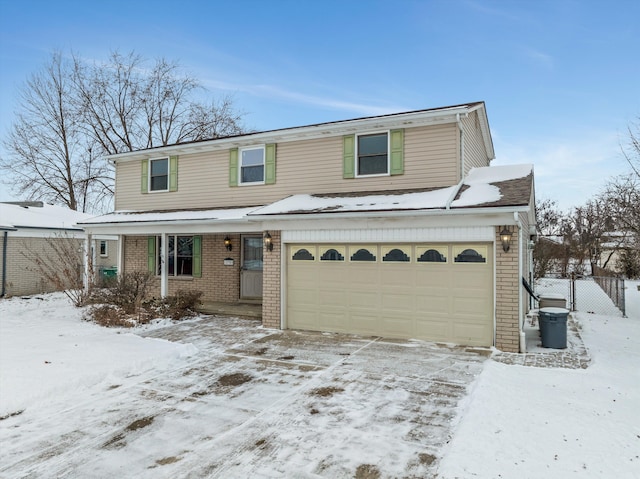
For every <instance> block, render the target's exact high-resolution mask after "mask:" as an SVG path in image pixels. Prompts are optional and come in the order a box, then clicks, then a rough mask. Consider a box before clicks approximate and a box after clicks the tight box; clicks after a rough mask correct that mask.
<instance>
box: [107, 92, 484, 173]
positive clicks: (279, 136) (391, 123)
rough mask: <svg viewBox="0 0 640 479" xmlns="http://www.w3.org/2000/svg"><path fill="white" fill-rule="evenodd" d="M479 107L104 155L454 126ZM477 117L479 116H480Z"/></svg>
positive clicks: (138, 155)
mask: <svg viewBox="0 0 640 479" xmlns="http://www.w3.org/2000/svg"><path fill="white" fill-rule="evenodd" d="M478 108H482V109H483V111H484V103H483V102H478V103H469V104H464V105H457V106H451V107H444V108H438V109H432V110H420V111H413V112H406V113H395V114H390V115H381V116H374V117H366V118H358V119H353V120H343V121H337V122H330V123H321V124H317V125H309V126H302V127H294V128H285V129H281V130H271V131H264V132H257V133H248V134H246V135H238V136H232V137H226V138H216V139H212V140H205V141H198V142H191V143H179V144H175V145H168V146H162V147H157V148H151V149H146V150H137V151H132V152H125V153H118V154H114V155H108V156H105V159H106V160H107V161H110V162H121V161H135V160H141V159H146V158H150V157H154V156H163V155H166V156H169V155H183V154H189V153H198V152H202V151H212V150H219V149H228V148H236V147H241V146H246V145H252V144H262V143H283V142H289V141H298V140H303V139H305V140H308V139H317V138H324V137H328V136H334V135H343V134H349V133H355V132H358V131H363V130H375V129H394V128H405V127H411V126H425V125H437V124H445V123H454V122H455V121H456V115H459V114H465V113H466V114H468V113H469V112H471V111H474V110H476V109H478ZM480 116H481V117H482V116H483V115H480ZM484 116H485V118H484V120H483V121H481V123H482V124H486V127H487V128H488V124H487V123H486V115H484ZM484 128H485V127H484V126H483V135H484V134H485V132H484ZM487 133H488V131H487ZM489 139H490V136H489ZM485 141H486V138H485ZM489 141H490V140H489Z"/></svg>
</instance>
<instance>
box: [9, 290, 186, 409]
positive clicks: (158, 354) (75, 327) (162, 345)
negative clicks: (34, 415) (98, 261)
mask: <svg viewBox="0 0 640 479" xmlns="http://www.w3.org/2000/svg"><path fill="white" fill-rule="evenodd" d="M16 306H18V307H17V308H16ZM82 312H83V311H82V310H81V309H78V308H75V307H73V306H72V305H71V304H70V303H69V301H68V300H66V298H64V296H63V294H62V293H54V294H48V295H42V296H34V297H32V298H31V299H28V300H24V299H21V298H12V299H4V300H1V301H0V368H1V374H0V417H3V416H5V415H7V414H11V413H14V412H16V411H18V410H23V409H25V408H29V407H31V406H32V405H35V404H37V403H38V402H39V401H43V400H45V401H46V400H47V399H48V398H50V397H51V396H52V395H56V394H60V393H63V392H68V391H69V390H76V389H88V388H90V387H92V386H95V385H96V384H98V383H100V382H103V381H114V380H115V378H117V377H125V376H127V375H130V374H134V373H139V372H141V371H144V370H146V369H149V368H160V369H161V368H163V367H165V366H166V365H168V364H171V363H174V362H175V361H176V360H177V359H179V358H182V357H186V356H189V355H192V354H195V353H196V352H197V348H195V347H194V346H193V345H189V344H178V343H172V342H169V341H166V340H162V339H153V338H142V337H140V336H138V335H136V334H133V333H131V332H130V331H128V330H126V329H108V328H103V327H100V326H97V325H95V324H93V323H89V322H87V321H83V320H82V319H81V317H82ZM161 324H162V323H159V324H158V326H160V325H161ZM158 326H156V327H158Z"/></svg>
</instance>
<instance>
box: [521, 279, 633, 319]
mask: <svg viewBox="0 0 640 479" xmlns="http://www.w3.org/2000/svg"><path fill="white" fill-rule="evenodd" d="M624 288H625V286H624V280H623V279H621V278H616V277H608V276H578V275H575V276H573V277H571V278H539V279H538V280H536V282H535V285H534V290H535V293H536V295H538V296H541V295H545V294H550V293H553V294H561V295H562V296H564V298H565V299H566V300H567V308H569V309H571V310H572V311H583V312H586V313H593V314H602V315H605V316H622V317H626V308H625V297H624Z"/></svg>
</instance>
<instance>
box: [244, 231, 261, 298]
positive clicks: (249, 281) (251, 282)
mask: <svg viewBox="0 0 640 479" xmlns="http://www.w3.org/2000/svg"><path fill="white" fill-rule="evenodd" d="M241 263H242V264H241V268H240V298H243V299H261V298H262V236H243V237H242V254H241Z"/></svg>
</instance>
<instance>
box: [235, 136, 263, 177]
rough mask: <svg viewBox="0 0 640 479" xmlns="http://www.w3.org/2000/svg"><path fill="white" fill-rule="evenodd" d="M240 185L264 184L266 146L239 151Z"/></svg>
mask: <svg viewBox="0 0 640 479" xmlns="http://www.w3.org/2000/svg"><path fill="white" fill-rule="evenodd" d="M239 157H240V158H239V160H240V161H239V162H240V182H239V183H240V184H241V185H246V184H255V183H264V146H258V147H250V148H241V149H240V151H239Z"/></svg>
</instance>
